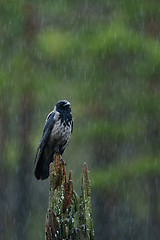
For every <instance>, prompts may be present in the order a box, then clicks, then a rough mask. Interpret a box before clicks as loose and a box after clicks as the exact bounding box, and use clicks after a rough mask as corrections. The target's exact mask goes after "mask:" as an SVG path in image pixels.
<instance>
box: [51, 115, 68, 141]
mask: <svg viewBox="0 0 160 240" xmlns="http://www.w3.org/2000/svg"><path fill="white" fill-rule="evenodd" d="M70 136H71V123H69V124H68V125H66V124H65V122H61V120H60V119H59V120H58V121H56V122H55V124H54V126H53V129H52V132H51V136H50V141H51V143H52V144H54V143H55V142H56V143H57V144H62V143H63V142H68V141H69V139H70Z"/></svg>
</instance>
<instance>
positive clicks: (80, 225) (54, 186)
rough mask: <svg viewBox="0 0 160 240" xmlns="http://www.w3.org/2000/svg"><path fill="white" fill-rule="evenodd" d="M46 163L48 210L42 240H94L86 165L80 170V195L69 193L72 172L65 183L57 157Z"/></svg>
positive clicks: (71, 185)
mask: <svg viewBox="0 0 160 240" xmlns="http://www.w3.org/2000/svg"><path fill="white" fill-rule="evenodd" d="M53 158H54V161H53V163H51V164H50V188H49V208H48V213H47V217H46V226H45V240H61V239H63V240H64V239H67V240H70V239H74V240H94V230H93V221H92V209H91V197H90V194H91V187H90V180H89V177H88V170H87V166H86V164H85V163H84V166H83V169H82V186H81V196H80V197H78V195H77V194H76V192H75V191H74V190H73V182H72V172H71V171H70V174H69V180H68V181H67V176H66V168H65V165H64V164H62V160H61V157H60V155H58V154H54V156H53Z"/></svg>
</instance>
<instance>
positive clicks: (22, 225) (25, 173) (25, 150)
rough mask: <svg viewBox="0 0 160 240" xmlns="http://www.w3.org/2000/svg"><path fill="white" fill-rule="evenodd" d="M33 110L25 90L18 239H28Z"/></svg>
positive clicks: (18, 178) (18, 205) (17, 209)
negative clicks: (30, 138)
mask: <svg viewBox="0 0 160 240" xmlns="http://www.w3.org/2000/svg"><path fill="white" fill-rule="evenodd" d="M32 111H33V101H32V96H31V94H30V93H29V92H25V93H24V96H23V98H22V101H21V106H20V125H19V131H20V134H19V141H20V142H19V151H20V159H19V169H18V174H17V185H18V187H17V202H16V203H17V208H16V219H17V224H16V227H17V231H16V235H17V238H16V239H23V240H25V239H27V232H26V225H27V219H28V215H29V206H30V196H31V194H30V192H31V189H30V186H31V185H30V183H31V181H30V177H31V176H30V173H31V171H30V169H31V156H30V153H31V150H30V140H29V137H30V136H29V135H30V132H31V118H32Z"/></svg>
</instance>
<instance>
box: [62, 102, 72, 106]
mask: <svg viewBox="0 0 160 240" xmlns="http://www.w3.org/2000/svg"><path fill="white" fill-rule="evenodd" d="M63 106H64V107H67V106H71V104H70V102H66V103H65V104H64V105H63Z"/></svg>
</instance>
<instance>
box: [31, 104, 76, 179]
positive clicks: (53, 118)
mask: <svg viewBox="0 0 160 240" xmlns="http://www.w3.org/2000/svg"><path fill="white" fill-rule="evenodd" d="M72 131H73V120H72V113H71V104H70V103H69V102H68V101H66V100H62V101H59V102H58V103H57V104H56V106H55V107H54V109H53V111H52V112H50V113H49V114H48V116H47V119H46V123H45V125H44V129H43V134H42V137H41V140H40V144H39V146H38V149H37V153H36V157H35V162H36V168H35V172H34V174H35V177H36V178H37V179H41V180H44V179H47V178H48V176H49V165H50V163H51V162H52V161H53V154H54V153H59V154H60V155H62V154H63V152H64V150H65V148H66V146H67V144H68V142H69V139H70V136H71V133H72Z"/></svg>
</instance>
